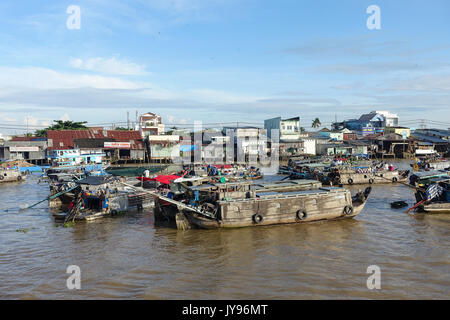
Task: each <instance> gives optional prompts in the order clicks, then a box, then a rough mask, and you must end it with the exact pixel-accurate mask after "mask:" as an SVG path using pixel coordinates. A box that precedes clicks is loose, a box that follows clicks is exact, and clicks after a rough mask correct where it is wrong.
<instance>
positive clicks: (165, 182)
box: [137, 174, 181, 184]
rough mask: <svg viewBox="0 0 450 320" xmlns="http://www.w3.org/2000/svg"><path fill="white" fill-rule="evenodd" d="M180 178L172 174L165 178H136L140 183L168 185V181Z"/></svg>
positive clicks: (160, 176)
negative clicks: (153, 182) (155, 182)
mask: <svg viewBox="0 0 450 320" xmlns="http://www.w3.org/2000/svg"><path fill="white" fill-rule="evenodd" d="M178 178H181V176H176V175H174V174H169V175H167V176H163V175H159V176H157V177H155V178H146V177H137V179H138V180H141V181H158V182H160V183H164V184H170V181H172V180H175V179H178Z"/></svg>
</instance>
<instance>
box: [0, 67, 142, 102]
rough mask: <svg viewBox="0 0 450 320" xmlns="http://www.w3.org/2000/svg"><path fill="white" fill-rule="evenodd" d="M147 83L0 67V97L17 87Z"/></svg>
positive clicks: (118, 86)
mask: <svg viewBox="0 0 450 320" xmlns="http://www.w3.org/2000/svg"><path fill="white" fill-rule="evenodd" d="M146 85H148V84H143V83H138V82H135V81H129V80H124V79H121V78H118V77H105V76H100V75H87V74H73V73H63V72H58V71H54V70H52V69H47V68H37V67H24V68H12V67H0V88H1V89H0V97H1V96H2V95H3V94H5V93H7V94H10V93H11V91H13V90H14V89H17V88H33V89H44V90H45V89H73V88H86V87H91V88H97V89H140V88H144V87H145V86H146Z"/></svg>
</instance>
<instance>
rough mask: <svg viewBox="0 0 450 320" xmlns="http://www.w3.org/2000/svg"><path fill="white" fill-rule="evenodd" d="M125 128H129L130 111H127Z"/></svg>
mask: <svg viewBox="0 0 450 320" xmlns="http://www.w3.org/2000/svg"><path fill="white" fill-rule="evenodd" d="M127 129H130V111H127Z"/></svg>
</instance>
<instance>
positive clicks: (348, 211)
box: [344, 206, 353, 216]
mask: <svg viewBox="0 0 450 320" xmlns="http://www.w3.org/2000/svg"><path fill="white" fill-rule="evenodd" d="M352 213H353V207H352V206H345V207H344V214H345V215H347V216H349V215H351V214H352Z"/></svg>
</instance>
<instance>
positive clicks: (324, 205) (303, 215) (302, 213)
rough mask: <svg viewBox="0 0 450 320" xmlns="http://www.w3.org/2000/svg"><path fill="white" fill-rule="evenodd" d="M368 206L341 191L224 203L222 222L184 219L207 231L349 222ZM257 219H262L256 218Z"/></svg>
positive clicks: (189, 216) (190, 215) (187, 214)
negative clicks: (344, 220)
mask: <svg viewBox="0 0 450 320" xmlns="http://www.w3.org/2000/svg"><path fill="white" fill-rule="evenodd" d="M369 193H370V191H369ZM367 196H368V195H367ZM364 204H365V201H361V202H354V201H353V202H352V198H351V195H350V191H348V190H340V191H336V192H327V193H317V194H315V195H314V194H309V195H308V194H305V195H302V196H296V197H292V198H278V199H245V200H235V201H225V202H220V206H221V207H220V215H221V217H220V218H219V219H210V218H207V217H205V216H202V215H200V214H198V213H192V212H189V211H184V215H185V217H186V218H187V220H188V221H189V223H190V224H191V225H194V226H196V227H199V228H203V229H215V228H240V227H251V226H267V225H279V224H294V223H307V222H315V221H325V220H339V219H349V218H354V217H355V216H356V215H358V214H359V213H360V212H361V211H362V209H363V208H364ZM348 208H351V209H348ZM257 215H259V216H261V217H262V219H261V220H259V219H260V218H255V217H256V216H257Z"/></svg>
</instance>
